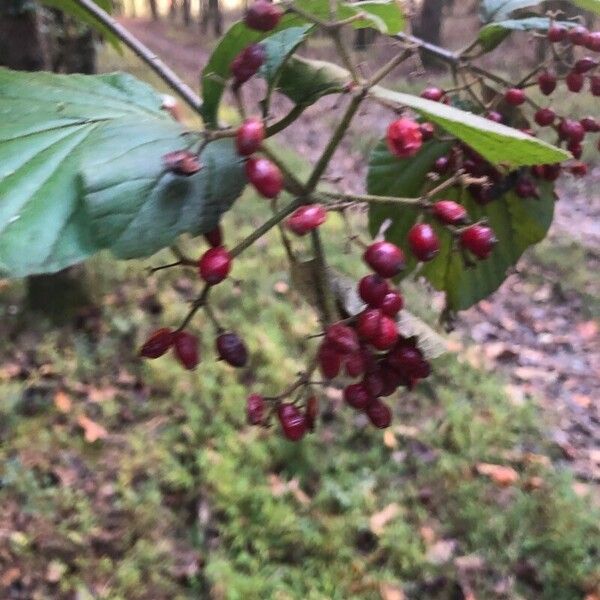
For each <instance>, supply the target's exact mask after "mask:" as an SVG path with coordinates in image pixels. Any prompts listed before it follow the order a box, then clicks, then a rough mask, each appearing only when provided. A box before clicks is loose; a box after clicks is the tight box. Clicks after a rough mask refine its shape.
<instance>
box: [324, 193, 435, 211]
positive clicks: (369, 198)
mask: <svg viewBox="0 0 600 600" xmlns="http://www.w3.org/2000/svg"><path fill="white" fill-rule="evenodd" d="M318 194H319V195H321V196H326V197H327V198H332V199H334V200H340V201H342V202H348V203H350V202H360V203H367V204H402V205H404V206H413V207H415V208H423V206H424V204H423V199H422V198H397V197H395V196H375V195H373V194H344V193H340V192H321V191H320V192H318ZM344 208H345V207H344Z"/></svg>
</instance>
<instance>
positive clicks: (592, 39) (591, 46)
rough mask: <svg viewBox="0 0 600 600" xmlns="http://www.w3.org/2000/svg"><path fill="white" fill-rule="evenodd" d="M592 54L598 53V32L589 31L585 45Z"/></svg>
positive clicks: (599, 34) (599, 39)
mask: <svg viewBox="0 0 600 600" xmlns="http://www.w3.org/2000/svg"><path fill="white" fill-rule="evenodd" d="M585 47H586V48H588V50H591V51H592V52H600V31H591V32H590V34H589V35H588V39H587V43H586V45H585Z"/></svg>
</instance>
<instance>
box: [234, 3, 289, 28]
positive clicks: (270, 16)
mask: <svg viewBox="0 0 600 600" xmlns="http://www.w3.org/2000/svg"><path fill="white" fill-rule="evenodd" d="M282 16H283V11H282V10H281V8H279V6H277V5H276V4H272V3H271V2H268V1H267V0H256V1H255V2H254V3H253V4H252V5H251V6H250V8H248V10H247V11H246V16H245V17H244V23H246V26H247V27H249V28H250V29H255V30H256V31H271V29H275V27H277V24H278V23H279V20H280V19H281V17H282Z"/></svg>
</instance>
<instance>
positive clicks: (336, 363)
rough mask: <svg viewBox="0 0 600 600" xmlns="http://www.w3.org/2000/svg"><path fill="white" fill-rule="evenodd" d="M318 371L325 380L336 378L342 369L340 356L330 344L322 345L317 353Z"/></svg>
mask: <svg viewBox="0 0 600 600" xmlns="http://www.w3.org/2000/svg"><path fill="white" fill-rule="evenodd" d="M317 358H318V361H319V369H320V370H321V374H322V375H323V377H325V379H333V378H334V377H337V376H338V375H339V373H340V369H341V368H342V355H341V354H340V353H339V352H338V351H337V350H336V349H335V348H333V347H332V346H331V345H330V344H327V343H324V344H322V345H321V347H320V348H319V353H318V356H317Z"/></svg>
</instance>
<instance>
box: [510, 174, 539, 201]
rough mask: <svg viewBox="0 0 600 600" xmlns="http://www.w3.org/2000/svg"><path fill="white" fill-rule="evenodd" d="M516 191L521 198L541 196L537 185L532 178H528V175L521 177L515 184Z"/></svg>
mask: <svg viewBox="0 0 600 600" xmlns="http://www.w3.org/2000/svg"><path fill="white" fill-rule="evenodd" d="M515 193H516V194H517V196H519V198H539V197H540V193H539V191H538V189H537V187H536V185H535V184H534V183H533V181H531V179H527V178H526V177H521V178H520V179H519V180H518V181H517V184H516V185H515Z"/></svg>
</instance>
